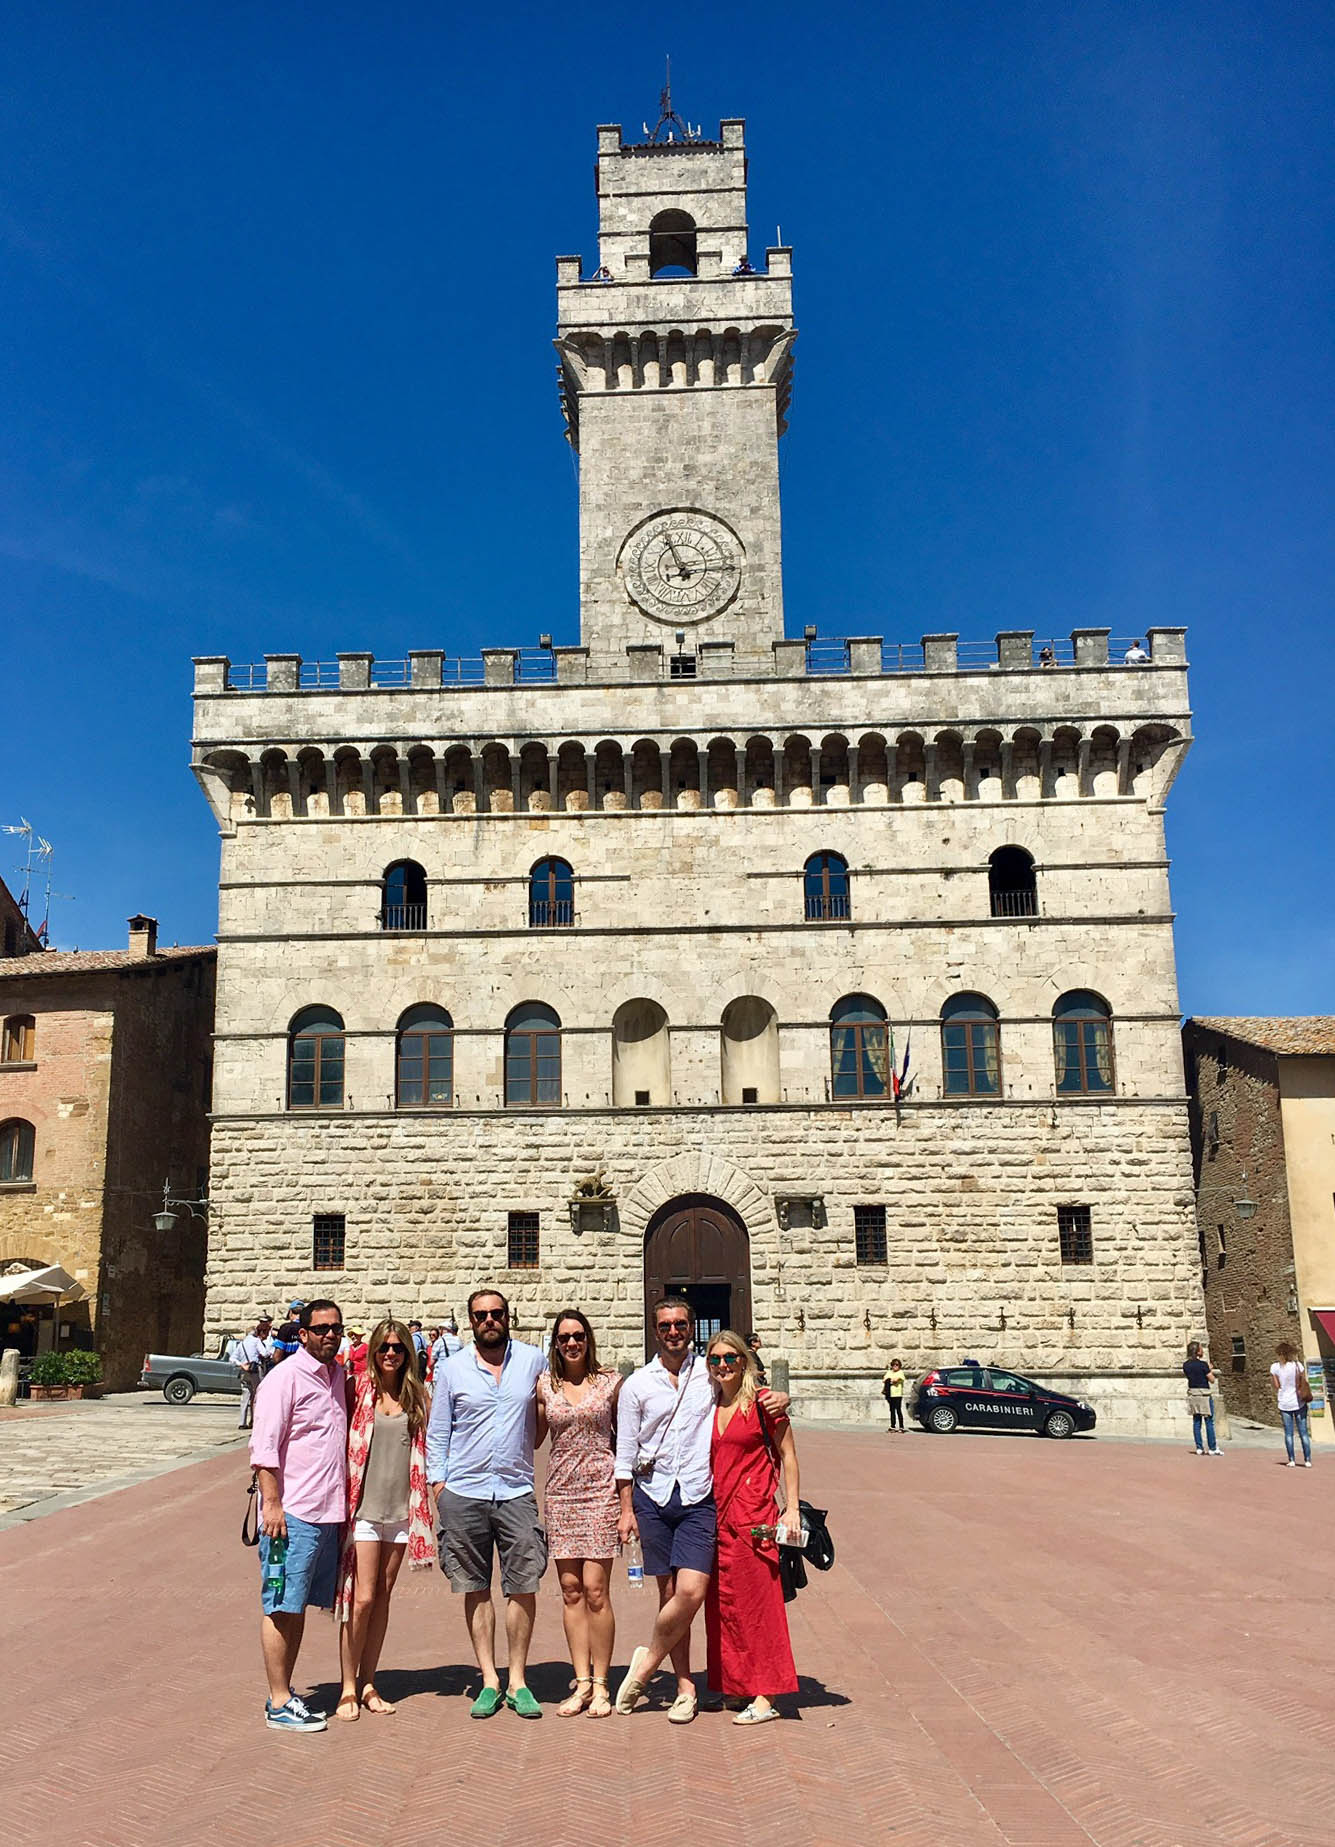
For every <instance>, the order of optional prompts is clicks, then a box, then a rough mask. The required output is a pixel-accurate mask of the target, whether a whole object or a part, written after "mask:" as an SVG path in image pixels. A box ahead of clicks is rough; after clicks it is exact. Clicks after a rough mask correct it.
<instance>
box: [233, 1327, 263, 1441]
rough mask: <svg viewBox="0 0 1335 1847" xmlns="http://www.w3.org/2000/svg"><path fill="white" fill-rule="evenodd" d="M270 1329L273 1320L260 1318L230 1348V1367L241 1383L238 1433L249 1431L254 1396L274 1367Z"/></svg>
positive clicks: (251, 1421) (237, 1421)
mask: <svg viewBox="0 0 1335 1847" xmlns="http://www.w3.org/2000/svg"><path fill="white" fill-rule="evenodd" d="M272 1326H273V1320H272V1318H271V1317H270V1316H269V1315H261V1316H260V1317H259V1319H258V1320H257V1321H256V1323H255V1326H254V1327H253V1328H252V1329H251V1331H250V1333H249V1334H243V1335H242V1336H241V1338H240V1340H238V1341H236V1342H235V1343H234V1344H233V1347H232V1364H233V1365H234V1366H235V1367H236V1372H237V1377H238V1378H239V1379H240V1381H241V1415H240V1416H239V1417H238V1418H237V1420H236V1427H237V1429H238V1430H249V1429H250V1427H251V1425H252V1424H253V1423H254V1421H255V1394H256V1392H257V1391H258V1390H259V1389H260V1380H261V1379H262V1378H263V1377H264V1375H265V1373H266V1372H268V1370H269V1368H270V1366H272V1365H273V1342H272V1341H271V1340H270V1338H269V1330H270V1328H272Z"/></svg>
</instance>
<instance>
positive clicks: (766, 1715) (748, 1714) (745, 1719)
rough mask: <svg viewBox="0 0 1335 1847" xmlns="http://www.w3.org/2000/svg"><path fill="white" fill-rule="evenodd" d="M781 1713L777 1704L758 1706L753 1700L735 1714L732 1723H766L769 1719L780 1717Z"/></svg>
mask: <svg viewBox="0 0 1335 1847" xmlns="http://www.w3.org/2000/svg"><path fill="white" fill-rule="evenodd" d="M782 1717H783V1714H782V1713H781V1712H780V1711H779V1709H778V1707H777V1706H758V1705H757V1704H756V1702H755V1701H754V1700H752V1701H751V1704H750V1705H749V1706H747V1707H745V1708H743V1710H742V1711H741V1712H739V1713H738V1714H737V1717H736V1718H735V1719H734V1720H733V1724H734V1725H768V1723H769V1721H770V1720H771V1719H781V1718H782Z"/></svg>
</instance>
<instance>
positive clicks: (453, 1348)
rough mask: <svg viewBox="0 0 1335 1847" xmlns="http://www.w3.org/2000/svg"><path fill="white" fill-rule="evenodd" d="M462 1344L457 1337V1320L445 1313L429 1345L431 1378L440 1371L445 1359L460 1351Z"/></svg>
mask: <svg viewBox="0 0 1335 1847" xmlns="http://www.w3.org/2000/svg"><path fill="white" fill-rule="evenodd" d="M463 1345H464V1343H463V1342H462V1341H461V1340H460V1338H459V1324H458V1322H457V1321H456V1320H455V1319H454V1316H453V1315H447V1316H446V1317H445V1320H444V1321H443V1322H442V1323H441V1329H440V1333H439V1334H438V1335H437V1336H436V1339H435V1340H434V1342H433V1343H432V1347H431V1376H432V1378H434V1377H435V1376H436V1374H437V1373H438V1372H439V1371H440V1369H441V1367H442V1366H443V1365H444V1364H445V1362H446V1360H448V1359H450V1358H451V1357H452V1356H453V1355H454V1354H456V1353H462V1351H463Z"/></svg>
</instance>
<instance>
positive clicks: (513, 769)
mask: <svg viewBox="0 0 1335 1847" xmlns="http://www.w3.org/2000/svg"><path fill="white" fill-rule="evenodd" d="M510 800H511V801H512V802H513V804H514V811H515V813H516V814H518V813H519V810H520V808H521V807H522V805H523V804H522V803H521V802H520V799H519V751H518V749H515V750H512V751H511V752H510Z"/></svg>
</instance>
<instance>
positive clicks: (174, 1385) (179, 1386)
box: [162, 1373, 195, 1404]
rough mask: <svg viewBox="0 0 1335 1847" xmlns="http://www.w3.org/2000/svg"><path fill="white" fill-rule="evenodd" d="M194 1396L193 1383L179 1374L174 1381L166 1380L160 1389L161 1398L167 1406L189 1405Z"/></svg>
mask: <svg viewBox="0 0 1335 1847" xmlns="http://www.w3.org/2000/svg"><path fill="white" fill-rule="evenodd" d="M194 1395H195V1382H194V1380H193V1379H188V1378H186V1376H185V1374H184V1373H182V1374H180V1375H179V1376H178V1377H177V1378H175V1379H168V1381H167V1383H166V1384H165V1385H164V1386H163V1388H162V1396H163V1397H164V1398H165V1399H166V1400H167V1403H168V1404H189V1403H190V1400H191V1399H192V1398H193V1397H194Z"/></svg>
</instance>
